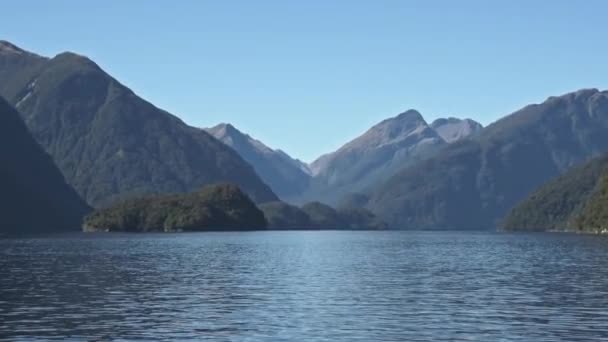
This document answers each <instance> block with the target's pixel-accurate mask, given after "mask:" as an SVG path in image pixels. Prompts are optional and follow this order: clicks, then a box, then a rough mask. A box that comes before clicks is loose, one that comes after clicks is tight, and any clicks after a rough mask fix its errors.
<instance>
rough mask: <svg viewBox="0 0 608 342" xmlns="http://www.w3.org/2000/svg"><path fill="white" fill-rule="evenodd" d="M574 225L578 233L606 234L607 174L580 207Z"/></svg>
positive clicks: (607, 220) (607, 229) (607, 231)
mask: <svg viewBox="0 0 608 342" xmlns="http://www.w3.org/2000/svg"><path fill="white" fill-rule="evenodd" d="M574 223H575V227H576V229H577V230H579V231H583V232H592V233H602V234H606V233H608V172H607V173H605V174H604V175H603V176H602V179H601V181H600V184H599V186H598V188H597V189H596V191H595V192H594V193H593V195H592V196H591V197H590V198H589V200H588V201H587V202H586V203H585V205H584V206H583V207H582V209H581V212H580V213H579V215H578V216H577V217H576V219H575V220H574Z"/></svg>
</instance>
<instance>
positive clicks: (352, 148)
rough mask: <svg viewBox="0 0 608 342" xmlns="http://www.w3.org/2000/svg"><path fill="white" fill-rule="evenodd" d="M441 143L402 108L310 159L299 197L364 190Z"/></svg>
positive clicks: (330, 199) (329, 198)
mask: <svg viewBox="0 0 608 342" xmlns="http://www.w3.org/2000/svg"><path fill="white" fill-rule="evenodd" d="M445 145H447V143H446V142H445V141H444V140H443V138H441V137H440V136H439V134H437V132H436V131H435V130H434V129H432V128H431V127H430V126H429V125H428V124H427V123H426V121H425V120H424V118H423V117H422V115H421V114H420V113H419V112H417V111H415V110H409V111H406V112H404V113H402V114H400V115H398V116H397V117H394V118H390V119H387V120H384V121H382V122H380V123H379V124H377V125H375V126H374V127H372V128H370V129H369V130H368V131H367V132H366V133H365V134H363V135H362V136H360V137H358V138H356V139H354V140H353V141H351V142H349V143H347V144H346V145H344V146H342V147H341V148H340V149H338V150H337V151H335V152H333V153H329V154H326V155H324V156H322V157H320V158H319V159H317V160H316V161H314V162H313V163H312V164H311V165H310V169H311V171H312V174H313V176H314V178H313V180H312V182H311V188H310V189H309V190H308V191H307V193H306V194H305V195H304V196H302V198H303V200H311V199H314V200H320V201H322V202H326V203H330V204H336V203H339V202H340V201H341V199H342V197H344V196H346V195H347V194H349V193H360V192H366V191H368V190H369V188H370V186H372V185H373V184H375V183H376V182H377V181H379V180H381V179H384V178H386V177H388V176H391V175H392V174H394V172H396V171H398V170H399V169H401V168H402V167H404V166H406V165H411V164H414V163H416V162H418V161H420V160H422V159H424V158H427V157H429V156H430V155H432V154H433V153H435V152H436V151H437V150H439V148H441V147H443V146H445Z"/></svg>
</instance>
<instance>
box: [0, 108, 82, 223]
mask: <svg viewBox="0 0 608 342" xmlns="http://www.w3.org/2000/svg"><path fill="white" fill-rule="evenodd" d="M0 158H1V160H2V168H0V188H1V189H2V193H1V194H0V216H1V219H0V222H1V223H0V234H6V233H11V234H15V233H34V232H36V233H44V232H54V231H67V230H77V229H78V227H79V226H80V222H81V219H82V217H83V216H84V215H85V214H86V213H87V212H88V211H89V210H90V208H89V207H88V206H87V205H86V203H85V202H84V201H83V200H82V199H80V197H78V194H76V192H75V191H74V190H73V189H72V188H71V187H70V186H69V185H67V184H66V182H65V180H64V178H63V176H62V175H61V172H59V170H58V169H57V168H56V166H55V165H54V164H53V161H52V159H51V157H49V156H48V155H47V154H46V153H45V152H44V150H43V149H42V148H41V147H40V146H39V145H38V144H37V143H36V141H35V140H34V138H32V136H31V135H30V133H29V132H28V130H27V128H26V126H25V124H24V123H23V121H22V120H21V117H20V116H19V113H17V111H15V109H14V108H12V107H11V106H10V105H9V104H8V103H7V102H6V101H5V100H4V99H2V98H0Z"/></svg>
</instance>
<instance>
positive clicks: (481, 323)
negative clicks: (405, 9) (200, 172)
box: [0, 231, 608, 341]
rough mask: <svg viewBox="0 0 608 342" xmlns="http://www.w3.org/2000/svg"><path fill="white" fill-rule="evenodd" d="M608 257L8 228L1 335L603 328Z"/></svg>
mask: <svg viewBox="0 0 608 342" xmlns="http://www.w3.org/2000/svg"><path fill="white" fill-rule="evenodd" d="M607 260H608V238H605V237H598V236H578V235H568V234H495V233H474V232H391V231H386V232H342V231H320V232H314V231H311V232H247V233H199V234H194V233H193V234H148V235H127V234H125V235H123V234H101V235H86V234H74V235H65V236H56V237H46V238H27V239H2V240H0V270H1V275H2V276H1V278H0V338H6V339H10V340H32V339H41V340H50V339H53V338H56V339H72V340H91V339H93V340H95V339H102V340H104V339H108V340H114V339H118V340H137V339H139V340H146V341H149V340H172V341H173V340H201V339H205V338H206V339H209V340H218V341H294V340H297V341H403V340H407V341H417V340H420V341H443V340H445V341H453V340H478V341H499V340H502V341H593V340H606V339H608V267H607V266H606V262H607Z"/></svg>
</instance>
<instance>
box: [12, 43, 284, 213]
mask: <svg viewBox="0 0 608 342" xmlns="http://www.w3.org/2000/svg"><path fill="white" fill-rule="evenodd" d="M0 95H3V96H5V97H6V98H7V100H8V101H9V102H10V103H12V104H13V105H15V106H16V107H17V109H18V110H19V111H20V112H21V114H22V115H23V118H24V120H25V122H26V124H27V126H28V127H29V129H30V131H31V132H32V135H33V136H34V138H35V139H36V140H37V141H38V142H39V143H40V144H41V145H42V146H43V147H44V148H45V150H46V151H47V152H48V153H49V154H50V155H51V156H52V157H53V159H54V161H55V163H56V164H57V166H58V167H59V169H60V170H61V171H62V173H63V175H64V176H65V178H66V180H67V181H68V182H69V183H70V184H71V185H72V186H73V187H74V188H75V189H76V190H77V192H78V193H79V194H80V195H81V196H82V197H83V198H84V199H86V200H87V202H89V203H90V204H92V205H94V206H103V205H107V204H109V203H111V202H113V201H114V200H117V199H122V198H128V197H134V196H139V195H142V194H147V193H167V192H189V191H192V190H196V189H198V188H199V187H201V186H203V185H206V184H212V183H220V182H231V183H235V184H237V185H239V186H240V187H241V188H242V189H243V190H244V191H245V192H246V193H248V194H249V195H250V196H251V197H252V198H253V199H255V200H256V201H258V202H266V201H276V200H277V197H276V195H275V194H274V193H273V192H272V191H271V189H270V188H269V187H268V186H267V185H266V184H265V183H264V182H263V181H262V180H261V179H260V178H259V177H258V176H257V174H256V173H255V171H254V170H253V168H252V167H251V166H250V165H249V164H247V163H246V162H245V161H244V160H243V159H242V158H241V157H240V156H239V155H238V154H237V153H236V152H235V151H233V150H232V149H230V148H229V147H227V146H225V145H224V144H223V143H221V142H220V141H218V140H216V139H215V138H213V137H212V136H211V135H209V134H208V133H207V132H205V131H203V130H200V129H197V128H193V127H190V126H188V125H186V124H185V123H184V122H182V121H181V120H180V119H178V118H177V117H175V116H173V115H171V114H170V113H167V112H166V111H163V110H161V109H159V108H157V107H155V106H154V105H152V104H151V103H149V102H147V101H145V100H143V99H141V98H140V97H138V96H137V95H136V94H135V93H133V91H131V90H130V89H128V88H127V87H125V86H124V85H122V84H121V83H120V82H118V81H117V80H115V79H114V78H112V77H111V76H110V75H108V74H107V73H106V72H104V71H103V70H102V69H101V68H100V67H99V66H98V65H97V64H95V63H94V62H93V61H91V60H90V59H88V58H86V57H83V56H80V55H77V54H74V53H69V52H66V53H61V54H59V55H57V56H55V57H53V58H46V57H41V56H38V55H35V54H33V53H30V52H27V51H24V50H22V49H20V48H18V47H16V46H15V45H13V44H11V43H9V42H6V41H0Z"/></svg>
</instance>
